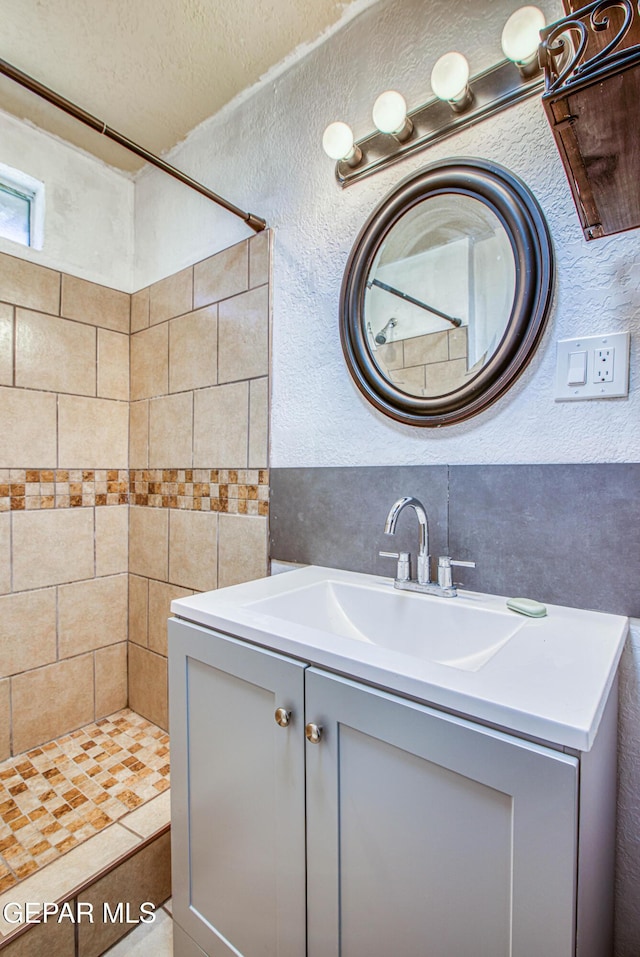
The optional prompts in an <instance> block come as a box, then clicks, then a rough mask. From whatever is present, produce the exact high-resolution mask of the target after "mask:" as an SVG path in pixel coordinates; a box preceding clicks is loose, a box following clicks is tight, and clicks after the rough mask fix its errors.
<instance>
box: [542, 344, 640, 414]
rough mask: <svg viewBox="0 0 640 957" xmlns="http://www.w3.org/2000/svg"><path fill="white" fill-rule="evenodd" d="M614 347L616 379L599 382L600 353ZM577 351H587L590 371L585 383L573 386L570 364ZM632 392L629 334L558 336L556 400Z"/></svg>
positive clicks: (605, 397) (592, 397)
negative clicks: (630, 387) (597, 359)
mask: <svg viewBox="0 0 640 957" xmlns="http://www.w3.org/2000/svg"><path fill="white" fill-rule="evenodd" d="M601 349H613V350H614V355H613V379H612V380H611V381H610V382H596V381H594V380H595V378H596V374H595V367H596V353H597V352H599V351H600V350H601ZM574 352H586V354H587V374H586V382H585V383H584V385H576V384H575V383H574V384H573V385H569V378H570V376H569V363H570V361H571V358H570V357H571V354H572V353H574ZM628 394H629V333H628V332H611V333H608V334H607V335H600V336H583V338H581V339H558V342H557V352H556V393H555V398H556V402H568V401H572V400H574V401H575V400H580V399H612V398H616V397H620V396H625V395H628Z"/></svg>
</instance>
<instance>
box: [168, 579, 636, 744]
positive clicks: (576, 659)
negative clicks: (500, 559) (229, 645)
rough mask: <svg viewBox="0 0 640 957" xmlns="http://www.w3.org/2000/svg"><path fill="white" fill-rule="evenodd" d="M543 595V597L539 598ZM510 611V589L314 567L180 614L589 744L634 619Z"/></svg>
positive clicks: (552, 736)
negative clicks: (472, 588)
mask: <svg viewBox="0 0 640 957" xmlns="http://www.w3.org/2000/svg"><path fill="white" fill-rule="evenodd" d="M531 597H539V596H531ZM547 608H548V615H547V616H546V617H544V618H527V617H525V616H523V615H519V614H517V613H516V612H513V611H510V610H509V609H508V608H507V606H506V599H505V598H504V597H502V596H500V595H485V594H480V593H479V592H468V591H458V595H457V597H453V598H445V597H442V596H437V595H425V594H416V593H414V592H411V591H400V590H399V589H396V588H394V587H393V581H392V580H391V579H390V578H382V577H380V576H377V575H365V574H360V573H358V572H349V571H344V570H341V569H337V568H320V567H316V566H312V565H310V566H307V567H304V568H300V569H298V570H296V571H291V572H286V573H284V574H281V575H274V576H273V577H270V578H261V579H259V580H257V581H250V582H244V583H242V584H239V585H232V586H229V587H227V588H221V589H219V590H218V591H212V592H205V593H203V594H199V595H189V596H186V597H184V598H178V599H175V600H174V601H173V602H172V603H171V611H172V614H174V615H177V616H178V617H179V618H181V619H183V620H184V621H186V622H190V623H191V624H192V625H194V626H196V627H199V628H201V629H202V631H201V640H202V641H206V640H207V634H209V633H210V630H211V629H213V630H214V631H216V632H217V633H218V634H223V635H226V636H230V640H233V639H234V638H239V639H240V640H241V641H243V642H244V643H246V642H249V643H250V644H254V645H257V646H259V647H261V648H263V649H267V650H268V651H270V652H273V653H275V654H279V655H285V656H287V657H289V658H293V659H295V660H297V661H300V662H302V663H303V664H305V665H307V666H310V667H315V668H321V669H323V670H328V671H330V672H333V673H335V674H338V675H341V676H343V677H346V678H347V679H353V680H356V681H360V682H365V683H366V684H369V685H373V686H375V687H378V688H381V689H383V690H384V691H389V692H392V693H395V694H400V695H403V696H405V697H407V698H410V699H412V700H414V701H418V702H421V703H424V704H430V705H433V706H435V707H436V708H439V709H444V710H450V711H453V712H455V713H456V714H458V715H467V716H469V717H470V718H471V719H473V720H475V721H477V720H480V721H482V722H484V723H486V724H489V725H492V726H493V727H495V728H499V729H500V728H502V729H509V730H511V731H513V732H516V733H517V734H522V735H525V736H528V737H531V736H533V737H534V738H537V739H538V740H541V741H547V742H552V743H554V744H556V745H559V746H561V747H570V748H575V749H578V750H581V751H588V750H589V748H590V747H591V745H592V743H593V741H594V740H595V735H596V732H597V729H598V724H599V721H600V719H601V716H602V712H603V708H604V702H605V701H606V699H607V695H608V693H609V690H610V688H611V685H612V683H613V681H614V679H615V673H616V668H617V664H618V661H619V659H620V654H621V652H622V647H623V645H624V641H625V638H626V635H627V632H628V620H627V619H626V618H622V617H620V616H617V615H606V614H602V613H600V612H593V611H584V610H582V609H579V608H565V607H562V606H560V605H548V606H547Z"/></svg>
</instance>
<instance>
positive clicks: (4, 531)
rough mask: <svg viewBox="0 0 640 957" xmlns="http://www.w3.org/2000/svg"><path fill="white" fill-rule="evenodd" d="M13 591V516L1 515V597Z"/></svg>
mask: <svg viewBox="0 0 640 957" xmlns="http://www.w3.org/2000/svg"><path fill="white" fill-rule="evenodd" d="M8 591H11V516H10V515H9V513H8V512H3V513H2V515H0V595H4V594H5V593H6V592H8Z"/></svg>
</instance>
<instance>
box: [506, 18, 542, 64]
mask: <svg viewBox="0 0 640 957" xmlns="http://www.w3.org/2000/svg"><path fill="white" fill-rule="evenodd" d="M544 25H545V16H544V13H543V12H542V10H539V9H538V7H520V9H519V10H516V11H515V13H512V14H511V16H510V17H509V19H508V20H507V22H506V23H505V25H504V30H503V31H502V52H503V53H504V55H505V56H506V57H507V59H508V60H513V62H514V63H515V64H516V66H517V67H518V69H519V70H520V72H521V73H522V74H523V75H524V76H530V75H531V74H532V73H537V72H538V69H539V67H538V47H539V46H540V31H541V30H542V28H543V27H544Z"/></svg>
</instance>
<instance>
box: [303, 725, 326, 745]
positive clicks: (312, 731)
mask: <svg viewBox="0 0 640 957" xmlns="http://www.w3.org/2000/svg"><path fill="white" fill-rule="evenodd" d="M304 733H305V737H306V739H307V741H308V742H309V743H310V744H318V742H319V741H320V738H321V737H322V728H321V727H319V726H318V725H317V724H308V725H307V726H306V728H305V729H304Z"/></svg>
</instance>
